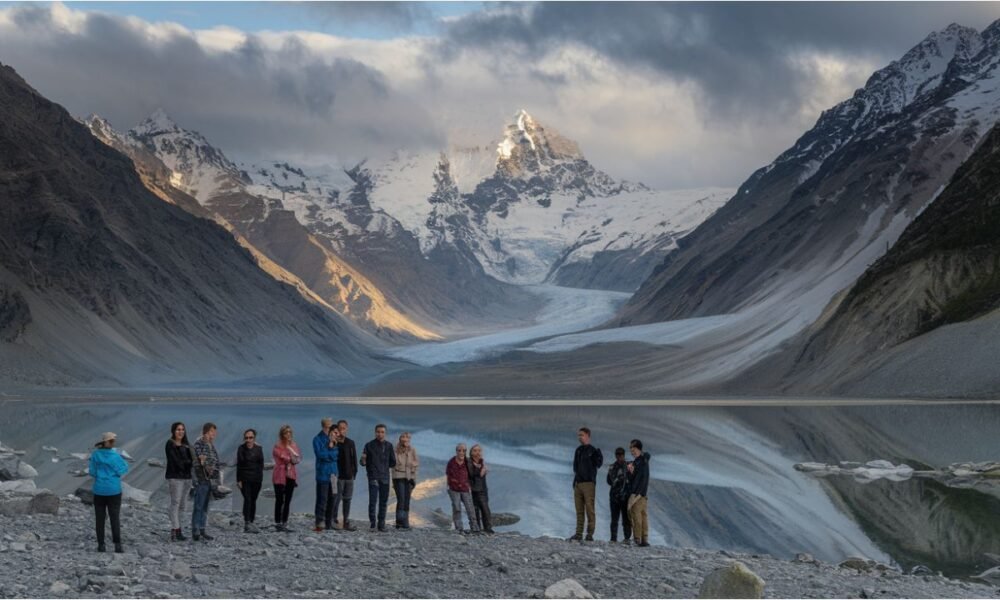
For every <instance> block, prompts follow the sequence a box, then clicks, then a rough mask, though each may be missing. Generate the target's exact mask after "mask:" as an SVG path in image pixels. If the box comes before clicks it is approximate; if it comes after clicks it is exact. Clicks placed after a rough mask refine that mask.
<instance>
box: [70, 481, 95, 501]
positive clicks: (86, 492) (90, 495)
mask: <svg viewBox="0 0 1000 600" xmlns="http://www.w3.org/2000/svg"><path fill="white" fill-rule="evenodd" d="M73 495H74V496H76V497H77V498H79V499H80V502H83V503H84V504H87V505H89V506H93V505H94V492H93V490H91V489H90V488H89V487H86V486H80V487H78V488H76V491H75V492H73Z"/></svg>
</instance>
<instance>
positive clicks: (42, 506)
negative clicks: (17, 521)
mask: <svg viewBox="0 0 1000 600" xmlns="http://www.w3.org/2000/svg"><path fill="white" fill-rule="evenodd" d="M40 513H42V514H50V515H57V514H59V497H58V496H56V495H55V494H53V493H52V492H49V491H48V490H43V491H41V492H40V493H38V494H34V495H30V496H27V495H22V494H18V495H3V496H0V515H4V516H7V517H15V516H20V515H34V514H40Z"/></svg>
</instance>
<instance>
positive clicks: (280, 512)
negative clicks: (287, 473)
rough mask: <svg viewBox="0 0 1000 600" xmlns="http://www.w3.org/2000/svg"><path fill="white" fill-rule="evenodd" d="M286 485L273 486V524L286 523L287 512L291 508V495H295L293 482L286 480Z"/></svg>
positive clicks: (277, 484) (292, 480)
mask: <svg viewBox="0 0 1000 600" xmlns="http://www.w3.org/2000/svg"><path fill="white" fill-rule="evenodd" d="M285 481H286V483H276V484H274V522H275V523H288V512H289V511H290V510H291V508H292V494H294V493H295V480H294V479H291V478H288V479H286V480H285Z"/></svg>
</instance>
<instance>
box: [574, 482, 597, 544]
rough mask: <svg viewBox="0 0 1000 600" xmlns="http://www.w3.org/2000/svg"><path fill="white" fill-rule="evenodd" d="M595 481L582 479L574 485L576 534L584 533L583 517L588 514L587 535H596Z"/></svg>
mask: <svg viewBox="0 0 1000 600" xmlns="http://www.w3.org/2000/svg"><path fill="white" fill-rule="evenodd" d="M596 487H597V486H596V484H595V483H594V482H593V481H581V482H580V483H577V484H575V485H574V486H573V501H574V503H575V504H576V535H583V517H584V514H586V516H587V535H594V530H595V529H596V528H597V523H596V522H595V515H594V490H595V489H596Z"/></svg>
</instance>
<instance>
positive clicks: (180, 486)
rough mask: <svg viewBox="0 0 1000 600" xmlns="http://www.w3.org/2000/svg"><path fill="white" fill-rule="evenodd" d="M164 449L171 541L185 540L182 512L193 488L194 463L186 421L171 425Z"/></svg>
mask: <svg viewBox="0 0 1000 600" xmlns="http://www.w3.org/2000/svg"><path fill="white" fill-rule="evenodd" d="M164 451H165V452H166V455H167V489H168V490H169V492H170V541H172V542H183V541H184V540H186V539H187V538H186V537H184V532H183V531H181V513H183V512H184V504H185V501H186V500H187V496H188V490H189V489H190V488H191V467H192V466H193V465H194V461H193V460H192V459H191V444H189V443H188V438H187V429H186V428H185V427H184V423H174V424H173V425H171V426H170V439H169V440H167V445H166V447H165V448H164Z"/></svg>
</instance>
